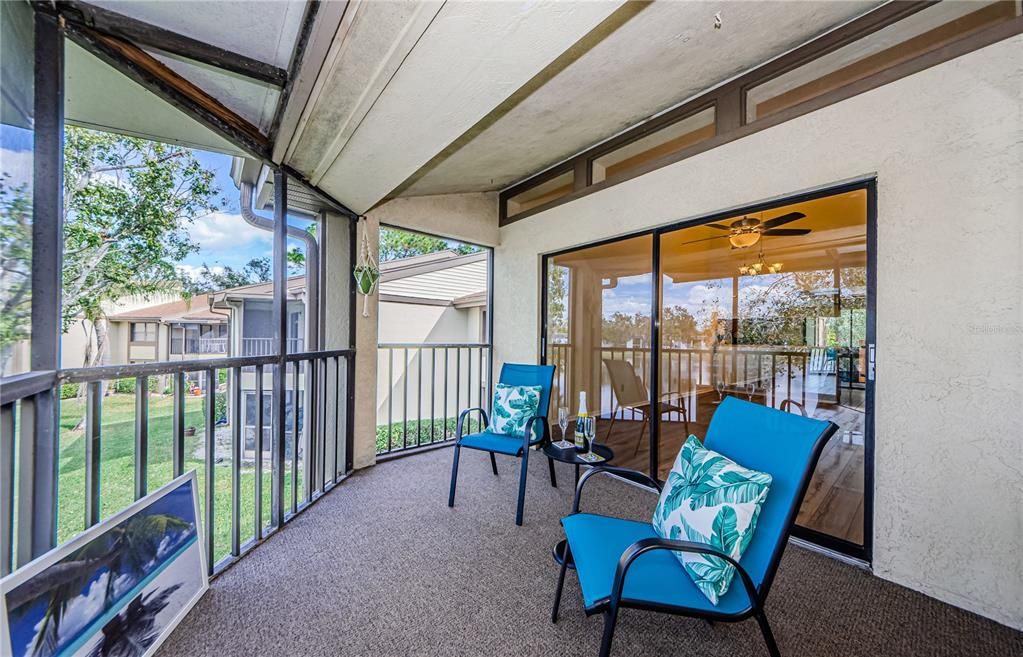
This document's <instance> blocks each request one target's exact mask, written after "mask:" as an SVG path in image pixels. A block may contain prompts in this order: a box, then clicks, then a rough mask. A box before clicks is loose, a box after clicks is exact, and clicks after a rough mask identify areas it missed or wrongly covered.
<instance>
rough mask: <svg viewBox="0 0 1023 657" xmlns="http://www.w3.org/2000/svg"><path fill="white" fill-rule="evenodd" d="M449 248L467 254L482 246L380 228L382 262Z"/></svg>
mask: <svg viewBox="0 0 1023 657" xmlns="http://www.w3.org/2000/svg"><path fill="white" fill-rule="evenodd" d="M447 250H450V251H454V252H455V253H458V254H461V255H465V254H467V253H476V252H478V251H479V250H480V247H478V246H473V245H472V244H460V243H457V242H449V241H447V240H444V239H441V238H439V237H432V236H430V235H423V234H421V233H410V232H408V231H404V230H395V229H393V228H381V229H380V261H381V262H387V261H388V260H398V259H400V258H411V257H412V256H417V255H425V254H427V253H436V252H437V251H447Z"/></svg>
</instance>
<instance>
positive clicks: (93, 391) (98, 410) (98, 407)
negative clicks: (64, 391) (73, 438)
mask: <svg viewBox="0 0 1023 657" xmlns="http://www.w3.org/2000/svg"><path fill="white" fill-rule="evenodd" d="M86 385H87V386H88V387H87V388H86V391H85V526H86V527H92V526H93V525H95V524H96V523H98V522H99V518H100V507H99V491H100V465H99V464H100V455H101V454H102V446H101V440H100V437H101V434H102V427H103V383H102V382H101V381H90V382H89V383H88V384H86Z"/></svg>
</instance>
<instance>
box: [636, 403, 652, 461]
mask: <svg viewBox="0 0 1023 657" xmlns="http://www.w3.org/2000/svg"><path fill="white" fill-rule="evenodd" d="M648 419H649V416H648V415H647V414H646V413H643V424H642V425H641V426H640V427H639V438H638V439H637V440H636V451H635V452H633V453H632V455H633V456H635V455H636V454H639V448H640V447H642V446H643V436H644V435H645V434H646V423H647V420H648Z"/></svg>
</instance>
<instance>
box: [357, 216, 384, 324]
mask: <svg viewBox="0 0 1023 657" xmlns="http://www.w3.org/2000/svg"><path fill="white" fill-rule="evenodd" d="M368 233H369V227H368V226H367V224H366V218H365V217H363V218H362V251H361V253H360V255H359V262H358V264H356V265H355V269H354V270H352V274H353V275H354V276H355V291H356V292H358V293H359V294H361V295H362V316H363V317H369V297H370V295H371V294H373V292H374V291H375V290H376V288H377V283H379V282H380V267H379V266H377V261H376V258H375V257H374V256H373V253H372V251H370V248H369V237H367V234H368Z"/></svg>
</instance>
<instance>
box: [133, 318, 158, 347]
mask: <svg viewBox="0 0 1023 657" xmlns="http://www.w3.org/2000/svg"><path fill="white" fill-rule="evenodd" d="M156 333H157V324H156V322H132V323H131V341H132V342H156Z"/></svg>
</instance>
